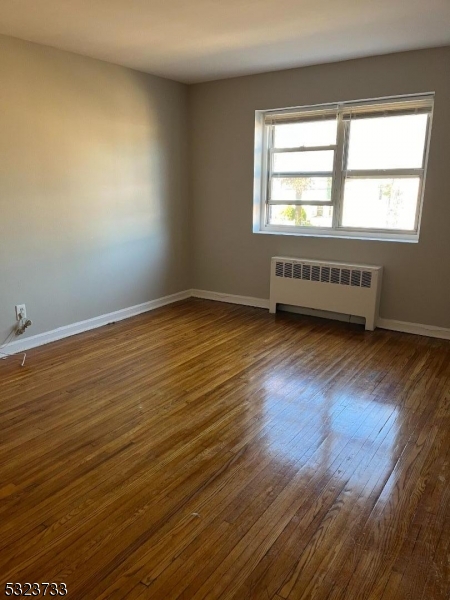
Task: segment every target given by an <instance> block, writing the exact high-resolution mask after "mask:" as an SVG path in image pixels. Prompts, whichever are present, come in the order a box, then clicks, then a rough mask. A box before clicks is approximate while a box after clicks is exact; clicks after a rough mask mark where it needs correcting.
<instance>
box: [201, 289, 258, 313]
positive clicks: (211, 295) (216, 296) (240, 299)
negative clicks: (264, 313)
mask: <svg viewBox="0 0 450 600" xmlns="http://www.w3.org/2000/svg"><path fill="white" fill-rule="evenodd" d="M191 296H193V297H194V298H203V299H204V300H215V301H217V302H228V303H229V304H243V305H244V306H254V307H255V308H267V309H268V308H269V301H268V300H264V299H263V298H253V297H252V296H236V295H235V294H222V293H220V292H207V291H206V290H191Z"/></svg>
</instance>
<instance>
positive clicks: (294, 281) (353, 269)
mask: <svg viewBox="0 0 450 600" xmlns="http://www.w3.org/2000/svg"><path fill="white" fill-rule="evenodd" d="M382 274H383V267H378V266H372V265H358V264H350V263H340V262H334V261H319V260H312V259H307V258H289V257H283V256H274V257H273V258H272V263H271V270H270V309H269V310H270V312H271V313H275V312H276V308H277V304H290V305H292V306H301V307H304V308H315V309H317V310H326V311H330V312H335V313H344V314H349V315H355V316H359V317H364V318H365V319H366V329H369V330H373V329H375V327H376V324H377V319H378V312H379V305H380V294H381V280H382Z"/></svg>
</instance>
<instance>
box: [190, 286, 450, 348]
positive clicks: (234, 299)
mask: <svg viewBox="0 0 450 600" xmlns="http://www.w3.org/2000/svg"><path fill="white" fill-rule="evenodd" d="M191 293H192V296H194V297H195V298H204V299H205V300H218V301H219V302H229V303H230V304H243V305H245V306H256V307H258V308H269V300H266V299H265V298H253V297H251V296H237V295H234V294H222V293H218V292H208V291H206V290H191ZM283 308H284V309H285V310H287V311H289V312H295V313H299V314H304V315H312V316H318V317H324V318H333V319H337V320H340V321H343V320H344V321H348V316H343V315H338V314H336V315H333V314H332V313H328V312H326V311H318V310H313V309H308V308H298V307H287V306H283ZM351 322H352V323H363V322H364V319H362V320H361V319H359V318H358V317H351ZM377 327H379V328H380V329H389V330H391V331H400V332H402V333H412V334H415V335H424V336H428V337H434V338H439V339H443V340H450V329H446V328H445V327H436V326H435V325H422V324H419V323H408V322H406V321H396V320H394V319H383V318H381V317H380V318H379V319H378V322H377Z"/></svg>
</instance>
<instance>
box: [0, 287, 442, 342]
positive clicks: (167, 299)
mask: <svg viewBox="0 0 450 600" xmlns="http://www.w3.org/2000/svg"><path fill="white" fill-rule="evenodd" d="M190 297H194V298H203V299H204V300H214V301H216V302H228V303H230V304H242V305H244V306H253V307H256V308H265V309H268V308H269V300H267V299H265V298H254V297H252V296H238V295H236V294H223V293H220V292H208V291H206V290H195V289H194V290H185V291H183V292H178V293H176V294H171V295H170V296H164V297H163V298H157V299H156V300H150V301H149V302H144V303H143V304H137V305H136V306H130V307H129V308H123V309H121V310H117V311H115V312H111V313H108V314H105V315H100V316H98V317H94V318H92V319H86V320H85V321H79V322H78V323H72V324H70V325H65V326H63V327H58V328H57V329H53V330H51V331H46V332H44V333H38V334H37V335H33V336H30V337H26V338H21V339H18V340H15V341H14V342H11V343H10V344H8V346H7V348H5V349H4V350H5V352H8V353H11V354H15V353H17V352H25V351H26V350H30V349H31V348H36V347H37V346H43V345H44V344H50V343H51V342H56V341H57V340H61V339H63V338H66V337H70V336H72V335H76V334H78V333H83V332H85V331H89V330H91V329H96V328H97V327H102V326H103V325H108V324H109V323H114V322H115V321H122V320H123V319H128V318H129V317H134V316H136V315H140V314H142V313H144V312H148V311H150V310H154V309H156V308H159V307H161V306H166V305H167V304H172V303H173V302H178V301H179V300H185V299H186V298H190ZM285 308H287V310H290V311H292V312H299V313H301V314H309V315H316V316H325V317H330V316H331V315H330V314H329V313H328V314H325V313H323V314H319V313H320V311H313V310H312V309H307V308H305V309H301V308H297V307H292V308H291V307H289V308H288V307H285ZM322 312H323V311H322ZM333 317H334V315H333ZM336 317H338V315H336ZM340 318H341V320H342V315H341V316H340ZM345 320H347V317H345ZM351 321H352V322H358V321H359V320H358V319H357V318H352V320H351ZM377 327H380V328H381V329H389V330H391V331H400V332H402V333H412V334H415V335H423V336H428V337H434V338H439V339H444V340H450V329H446V328H444V327H436V326H434V325H422V324H418V323H408V322H406V321H396V320H394V319H384V318H381V317H380V318H379V319H378V323H377Z"/></svg>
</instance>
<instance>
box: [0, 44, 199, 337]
mask: <svg viewBox="0 0 450 600" xmlns="http://www.w3.org/2000/svg"><path fill="white" fill-rule="evenodd" d="M0 73H1V86H0V343H1V342H2V341H3V339H4V338H5V336H6V335H7V334H8V333H9V331H10V329H11V327H12V326H13V325H14V305H15V304H18V303H25V304H26V305H27V310H28V316H29V317H30V318H31V319H32V320H33V322H34V325H33V327H32V328H31V329H30V330H29V335H34V334H38V333H41V332H44V331H49V330H52V329H55V328H57V327H61V326H64V325H68V324H70V323H74V322H78V321H82V320H85V319H89V318H92V317H96V316H98V315H102V314H105V313H109V312H112V311H116V310H120V309H123V308H126V307H130V306H133V305H136V304H140V303H143V302H147V301H149V300H153V299H155V298H160V297H162V296H166V295H169V294H173V293H175V292H178V291H181V290H185V289H187V288H188V287H189V283H190V282H189V279H190V274H189V268H190V259H189V239H188V235H189V232H188V227H187V225H186V224H187V220H188V217H189V214H188V196H187V184H186V181H187V170H186V168H187V160H186V157H187V133H186V127H187V126H186V123H187V99H186V94H187V89H186V86H184V85H182V84H179V83H174V82H171V81H168V80H165V79H161V78H158V77H153V76H151V75H146V74H142V73H139V72H137V71H133V70H130V69H126V68H123V67H118V66H114V65H110V64H108V63H105V62H101V61H98V60H94V59H89V58H84V57H81V56H78V55H75V54H71V53H68V52H63V51H59V50H55V49H52V48H48V47H45V46H40V45H37V44H32V43H27V42H23V41H19V40H16V39H13V38H8V37H0Z"/></svg>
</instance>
